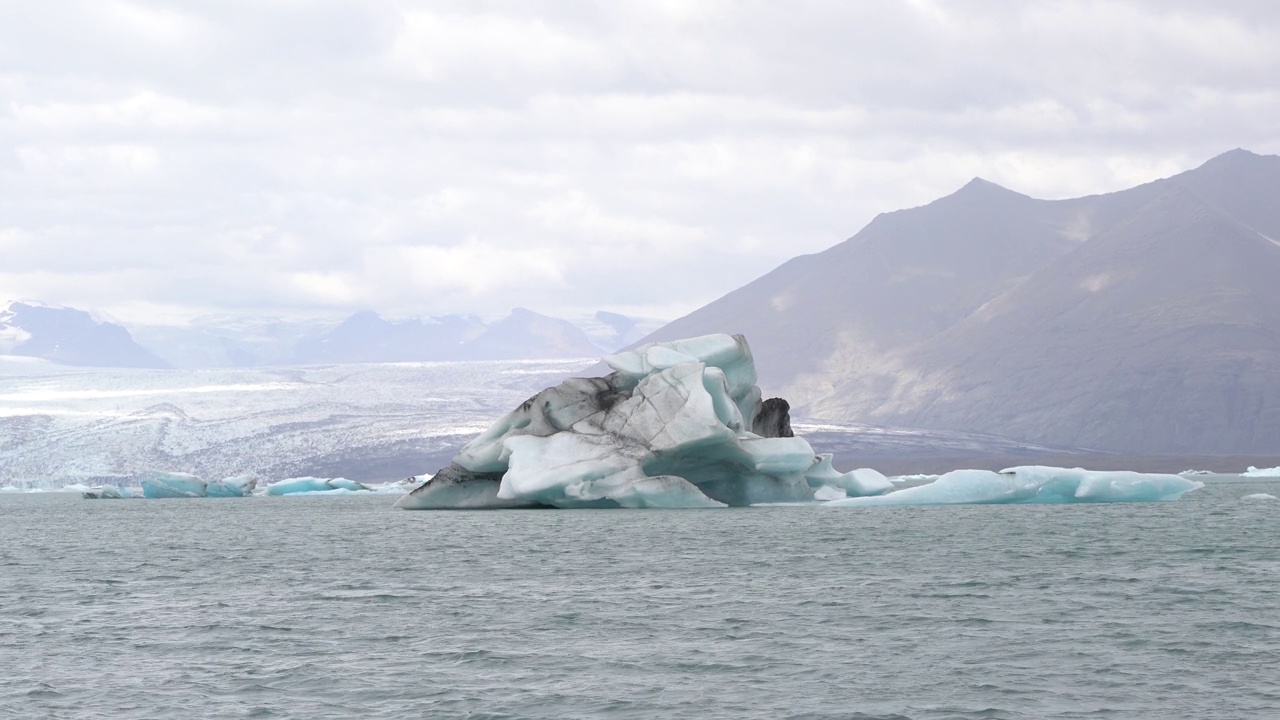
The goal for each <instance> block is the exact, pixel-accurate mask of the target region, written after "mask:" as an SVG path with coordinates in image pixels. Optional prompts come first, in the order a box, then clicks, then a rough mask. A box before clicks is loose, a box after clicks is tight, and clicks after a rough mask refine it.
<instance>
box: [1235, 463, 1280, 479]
mask: <svg viewBox="0 0 1280 720" xmlns="http://www.w3.org/2000/svg"><path fill="white" fill-rule="evenodd" d="M1240 474H1241V475H1242V476H1244V477H1280V467H1273V468H1257V467H1254V466H1252V465H1250V466H1249V469H1248V470H1245V471H1244V472H1242V473H1240Z"/></svg>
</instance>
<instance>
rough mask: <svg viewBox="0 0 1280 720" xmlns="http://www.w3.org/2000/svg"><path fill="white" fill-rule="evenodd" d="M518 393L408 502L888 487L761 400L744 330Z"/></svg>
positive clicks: (616, 499) (594, 499)
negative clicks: (819, 447)
mask: <svg viewBox="0 0 1280 720" xmlns="http://www.w3.org/2000/svg"><path fill="white" fill-rule="evenodd" d="M605 362H606V363H608V365H609V366H610V367H611V368H612V369H613V370H614V372H613V373H612V374H610V375H609V376H607V377H603V378H574V379H570V380H566V381H565V382H563V383H561V384H560V385H557V386H555V387H552V388H548V389H546V390H543V391H542V392H540V393H538V394H537V395H535V396H533V397H532V398H530V399H529V400H527V401H525V402H524V404H522V405H521V406H520V407H518V408H516V409H515V410H513V411H511V412H510V413H509V414H508V415H507V416H506V417H504V418H502V419H501V420H499V421H498V422H496V423H494V424H493V426H491V427H490V428H489V429H488V430H486V431H485V432H483V433H481V434H480V435H479V436H478V437H476V438H475V439H473V440H472V441H471V442H469V443H467V445H466V446H464V447H463V448H462V450H461V451H460V452H459V453H458V454H457V455H456V456H455V457H454V459H453V463H452V464H451V465H449V467H447V468H445V469H443V470H441V471H440V472H439V473H437V474H436V475H435V476H434V477H433V478H431V479H430V480H429V481H427V482H425V483H423V484H422V485H421V486H419V487H418V488H416V489H415V490H414V491H413V492H411V493H409V494H408V495H406V496H405V497H403V498H401V500H400V502H399V505H400V507H403V508H407V509H461V508H503V507H532V506H553V507H562V508H575V507H628V508H652V507H657V508H705V507H724V506H726V505H736V506H742V505H752V504H759V503H786V502H813V501H814V500H815V493H816V492H817V491H818V490H821V491H822V496H823V497H824V498H829V497H842V496H849V495H867V494H874V493H879V492H886V491H888V490H889V489H891V488H892V484H891V483H890V482H889V481H888V480H887V479H885V477H884V476H883V475H880V474H879V473H877V472H875V471H874V470H856V471H853V472H850V473H840V472H838V471H836V470H835V469H834V468H833V467H832V466H831V458H830V456H829V455H828V456H819V455H817V454H816V453H814V451H813V448H812V447H810V445H809V443H808V442H806V441H805V440H804V439H803V438H799V437H795V436H794V434H793V433H792V432H791V426H790V418H789V415H788V410H789V406H788V404H787V402H786V401H785V400H782V399H780V398H773V399H770V400H767V401H762V400H761V395H760V388H758V387H757V386H756V369H755V364H754V362H753V361H752V358H751V351H750V349H749V348H748V346H747V342H746V340H745V339H744V338H743V337H742V336H741V335H735V336H732V337H731V336H729V335H707V336H704V337H698V338H691V339H687V340H678V341H675V342H669V343H654V344H650V345H645V346H643V347H641V348H638V349H636V350H634V351H630V352H623V353H618V354H616V355H612V356H609V357H607V358H605Z"/></svg>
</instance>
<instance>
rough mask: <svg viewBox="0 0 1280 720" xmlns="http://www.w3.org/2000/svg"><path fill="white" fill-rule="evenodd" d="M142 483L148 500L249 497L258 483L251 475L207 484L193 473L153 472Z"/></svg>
mask: <svg viewBox="0 0 1280 720" xmlns="http://www.w3.org/2000/svg"><path fill="white" fill-rule="evenodd" d="M140 483H141V485H142V496H143V497H146V498H198V497H248V496H250V495H252V494H253V490H254V488H255V487H256V486H257V484H258V481H257V479H256V478H254V477H252V476H250V475H237V476H235V477H229V478H225V479H223V480H210V481H208V482H206V481H205V480H202V479H201V478H199V477H196V476H195V475H192V474H191V473H183V472H153V473H148V474H147V475H144V476H143V477H142V478H141V480H140Z"/></svg>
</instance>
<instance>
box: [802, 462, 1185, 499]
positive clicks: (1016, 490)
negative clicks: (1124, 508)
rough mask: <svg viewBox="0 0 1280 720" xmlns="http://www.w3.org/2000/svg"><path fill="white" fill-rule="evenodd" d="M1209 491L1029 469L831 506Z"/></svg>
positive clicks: (1121, 474)
mask: <svg viewBox="0 0 1280 720" xmlns="http://www.w3.org/2000/svg"><path fill="white" fill-rule="evenodd" d="M1202 487H1204V483H1202V482H1200V481H1198V480H1188V479H1187V478H1184V477H1181V476H1179V475H1163V474H1147V473H1137V472H1128V471H1118V472H1094V471H1089V470H1082V469H1080V468H1074V469H1067V468H1055V467H1045V466H1040V465H1029V466H1022V467H1015V468H1009V469H1007V470H1002V471H1000V472H998V473H995V472H990V471H987V470H953V471H952V472H949V473H947V474H945V475H943V476H941V477H939V478H938V479H937V480H935V481H933V482H931V483H929V484H927V485H918V486H916V487H910V488H906V489H903V490H895V491H894V492H891V493H888V494H886V495H879V496H876V497H861V498H849V499H848V500H835V501H832V502H830V503H827V505H828V506H829V507H857V506H863V505H964V504H998V503H1097V502H1155V501H1162V500H1177V499H1178V498H1179V497H1181V496H1182V495H1183V494H1185V493H1187V492H1190V491H1192V490H1196V489H1198V488H1202Z"/></svg>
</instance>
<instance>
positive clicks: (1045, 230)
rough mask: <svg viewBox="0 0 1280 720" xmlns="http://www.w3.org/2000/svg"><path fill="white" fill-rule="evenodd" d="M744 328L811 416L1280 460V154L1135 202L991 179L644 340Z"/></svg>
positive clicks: (1248, 158)
mask: <svg viewBox="0 0 1280 720" xmlns="http://www.w3.org/2000/svg"><path fill="white" fill-rule="evenodd" d="M711 332H740V333H745V334H746V335H747V337H748V338H749V340H750V341H751V346H752V349H753V350H754V352H755V355H756V361H757V366H758V368H759V370H760V377H761V385H762V386H764V388H765V390H766V392H768V393H771V394H779V395H782V396H783V397H786V398H788V399H789V400H790V401H791V402H792V405H793V407H794V408H795V410H794V411H793V413H794V414H797V415H801V416H810V417H820V418H828V419H832V420H843V421H853V422H866V423H874V424H880V425H893V426H907V427H917V428H926V429H932V430H946V431H964V432H977V433H989V434H992V435H1000V436H1005V437H1012V438H1019V439H1021V440H1025V441H1029V442H1039V443H1047V444H1055V445H1069V446H1077V447H1090V448H1097V449H1102V450H1109V451H1121V452H1142V453H1166V452H1167V453H1205V454H1229V453H1247V452H1274V451H1276V450H1277V449H1280V157H1276V156H1260V155H1256V154H1253V153H1250V152H1247V151H1245V150H1233V151H1231V152H1228V153H1226V154H1223V155H1221V156H1218V157H1216V158H1214V159H1212V160H1210V161H1208V162H1207V163H1205V164H1204V165H1202V166H1201V167H1199V168H1196V169H1194V170H1191V171H1188V172H1185V173H1182V174H1180V175H1176V176H1173V177H1171V178H1166V179H1163V180H1158V181H1155V182H1151V183H1147V184H1145V185H1140V186H1138V187H1135V188H1131V189H1129V190H1124V191H1121V192H1115V193H1109V194H1105V195H1094V196H1089V197H1083V198H1076V199H1070V200H1052V201H1050V200H1037V199H1034V198H1031V197H1027V196H1026V195H1022V194H1019V193H1016V192H1013V191H1011V190H1007V189H1005V188H1002V187H1000V186H998V185H995V184H993V183H990V182H987V181H984V180H981V179H974V180H973V181H971V182H970V183H969V184H967V185H965V186H964V187H963V188H961V189H960V190H959V191H957V192H956V193H954V194H952V195H949V196H947V197H944V198H942V199H940V200H937V201H935V202H933V203H930V204H928V205H925V206H923V207H919V208H913V209H910V210H902V211H898V212H892V213H887V214H884V215H880V216H878V217H877V218H875V219H874V220H873V221H872V222H871V223H870V224H869V225H868V226H867V227H866V228H864V229H863V230H862V231H860V232H859V233H858V234H857V235H854V236H853V237H852V238H850V239H849V240H846V241H845V242H843V243H840V244H839V245H836V246H835V247H832V248H830V249H829V250H826V251H824V252H821V253H818V254H815V255H807V256H802V257H797V258H794V259H792V260H790V261H789V262H787V263H785V264H783V265H782V266H780V267H779V268H777V269H776V270H774V271H772V272H770V273H768V274H767V275H765V276H763V277H761V278H759V279H758V280H756V281H754V282H751V283H749V284H747V285H746V286H744V287H742V288H740V289H738V290H735V291H734V292H731V293H729V294H728V295H726V296H725V297H723V298H721V299H719V300H716V301H715V302H713V303H711V304H709V305H707V306H705V307H703V308H701V309H699V310H697V311H695V312H693V313H691V314H689V315H687V316H685V317H683V318H681V319H679V320H676V321H675V322H672V323H670V324H668V325H666V326H664V327H663V328H661V329H660V330H658V331H657V332H655V333H652V334H650V335H649V336H647V337H645V338H644V339H643V340H642V342H649V341H655V340H670V339H675V338H678V337H686V336H691V335H701V334H705V333H711Z"/></svg>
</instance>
